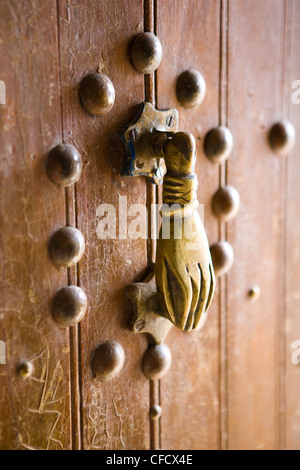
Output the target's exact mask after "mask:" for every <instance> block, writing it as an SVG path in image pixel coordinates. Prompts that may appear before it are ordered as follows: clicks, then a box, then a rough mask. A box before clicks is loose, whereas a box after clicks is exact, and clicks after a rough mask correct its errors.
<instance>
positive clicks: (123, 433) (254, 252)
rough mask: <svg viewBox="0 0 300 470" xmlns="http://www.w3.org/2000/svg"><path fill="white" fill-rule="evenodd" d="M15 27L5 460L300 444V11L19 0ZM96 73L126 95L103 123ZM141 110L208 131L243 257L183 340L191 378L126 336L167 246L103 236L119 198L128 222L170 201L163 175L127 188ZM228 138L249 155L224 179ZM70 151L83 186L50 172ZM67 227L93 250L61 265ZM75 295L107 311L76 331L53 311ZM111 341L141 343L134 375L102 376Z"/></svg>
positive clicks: (174, 336)
mask: <svg viewBox="0 0 300 470" xmlns="http://www.w3.org/2000/svg"><path fill="white" fill-rule="evenodd" d="M0 24H1V30H0V31H1V32H0V64H1V67H0V80H1V82H0V85H1V90H0V101H1V104H0V136H1V147H0V227H1V229H0V249H1V257H0V263H1V283H0V286H1V301H0V302H1V304H0V341H1V343H0V345H1V353H2V356H1V357H2V359H3V358H4V359H5V360H2V361H0V362H5V363H3V364H0V449H2V450H4V449H5V450H7V449H8V450H13V449H18V450H24V449H48V450H62V449H64V450H68V449H85V450H90V449H99V450H103V449H109V450H125V449H126V450H132V449H187V450H193V449H214V450H217V449H262V450H266V449H268V450H273V449H294V450H299V449H300V444H299V443H300V399H299V389H300V369H299V364H298V362H300V361H298V353H299V348H300V346H299V345H300V320H299V318H300V315H299V314H300V291H299V280H300V244H299V243H300V242H299V240H300V189H299V184H298V179H299V177H300V165H299V162H298V151H299V150H300V147H299V146H300V143H299V138H298V139H297V137H298V136H299V133H300V112H299V111H300V104H298V101H299V100H298V98H299V93H298V94H297V91H298V88H299V85H300V82H299V80H300V60H299V53H298V52H299V51H298V44H299V40H300V2H299V0H264V1H263V2H262V1H261V0H172V1H171V0H163V1H156V0H144V2H143V1H142V0H122V1H120V0H111V1H109V2H107V1H105V0H98V1H94V0H57V1H55V0H44V1H43V2H40V1H38V0H31V1H25V0H22V1H20V0H19V1H17V0H0ZM143 31H149V32H153V33H155V34H156V35H157V36H158V37H159V39H160V41H161V44H162V49H163V57H162V61H161V63H160V66H159V68H158V69H157V71H155V72H153V73H151V74H150V75H145V76H144V75H143V74H140V73H138V72H137V71H136V70H135V68H134V67H133V66H132V64H131V60H130V53H129V51H130V46H131V44H132V40H133V38H134V37H135V36H136V34H138V33H140V32H143ZM190 68H194V69H197V70H199V71H200V72H201V74H202V75H203V77H204V78H205V81H206V87H207V92H206V97H205V100H204V101H203V103H202V104H201V105H200V106H198V107H195V108H193V109H186V108H184V107H181V106H179V103H178V100H177V97H176V81H177V79H178V77H179V75H180V74H181V73H182V72H183V71H185V70H187V69H190ZM91 72H95V73H101V74H105V75H106V76H108V77H109V78H110V80H111V81H112V83H113V85H114V88H115V93H116V97H115V102H114V106H113V108H112V109H111V111H110V112H109V113H107V114H105V115H104V116H102V117H94V116H91V115H89V114H88V113H87V112H86V111H85V110H84V109H83V108H82V106H81V104H80V100H79V87H80V83H81V81H82V79H83V78H84V77H85V76H86V75H87V74H89V73H91ZM142 101H150V102H152V104H153V105H155V106H156V107H157V108H158V109H166V108H176V109H178V111H179V124H180V129H182V130H188V131H190V132H191V133H192V134H193V135H194V136H195V138H196V142H197V153H198V157H197V168H196V171H197V175H198V180H199V189H198V198H199V201H200V202H201V203H203V204H204V208H205V228H206V231H207V235H208V239H209V242H210V244H211V245H213V244H215V243H216V242H218V241H219V240H227V241H228V242H229V243H230V245H231V246H232V248H233V250H234V264H233V266H232V268H231V270H230V271H228V273H227V274H226V275H224V276H221V277H220V278H218V281H217V288H216V292H215V296H214V300H213V303H212V305H211V307H210V310H209V316H208V320H207V322H206V324H205V326H204V327H203V328H202V329H201V331H198V332H197V331H196V332H192V333H183V332H181V331H180V330H178V329H177V328H175V327H174V328H173V329H172V330H171V332H170V333H169V335H168V338H167V340H166V344H167V345H168V346H169V348H170V350H171V352H172V358H173V360H172V365H171V368H170V370H169V372H168V374H167V375H166V376H165V377H164V378H163V379H162V380H161V381H154V382H152V381H150V382H149V381H148V380H147V379H146V378H145V376H144V375H143V372H142V367H141V364H142V358H143V355H144V353H145V351H146V349H147V344H148V339H147V337H146V336H145V335H134V334H133V333H131V332H130V331H129V330H128V328H127V327H128V323H129V320H130V318H131V314H132V306H131V304H130V301H129V300H128V299H127V296H126V292H125V288H126V286H127V285H128V284H129V283H131V282H133V281H136V280H142V279H143V278H145V276H146V274H147V270H148V267H149V266H150V265H151V263H152V262H153V261H154V259H155V241H153V240H151V239H148V240H145V239H143V238H139V239H136V240H133V239H130V238H125V239H120V237H118V236H116V237H115V238H114V239H107V240H100V239H99V237H98V236H97V224H98V222H99V217H98V216H97V208H98V207H99V206H100V205H101V204H112V205H113V206H114V207H115V208H116V209H117V212H118V211H119V204H120V198H121V197H122V196H126V197H127V204H128V206H130V204H132V203H139V204H141V205H146V206H147V207H148V208H150V205H151V203H153V202H155V201H157V202H159V200H160V198H161V196H160V191H156V190H155V189H154V186H153V185H152V184H151V183H148V182H146V180H144V178H142V177H140V178H131V177H124V176H121V175H120V173H121V168H122V163H123V160H124V150H123V147H122V144H121V141H120V139H119V137H118V131H119V129H120V127H122V126H123V125H124V124H127V123H128V122H130V120H131V119H132V118H133V116H134V114H135V110H136V105H137V104H138V103H140V102H142ZM284 119H288V120H289V121H290V122H291V123H292V125H293V126H294V129H295V132H296V144H295V146H294V148H293V149H292V150H291V151H290V152H289V153H288V155H287V156H285V157H280V156H278V155H277V154H276V153H275V152H274V151H273V150H272V149H271V147H270V144H269V141H268V135H269V131H270V129H271V127H272V126H273V124H274V123H276V122H279V121H282V120H284ZM219 125H222V126H227V127H228V128H229V129H230V131H231V133H232V135H233V139H234V149H233V152H232V155H231V156H230V158H229V159H228V160H227V161H226V162H223V163H222V164H220V165H213V164H212V163H211V162H210V161H209V160H208V159H207V158H206V156H205V153H204V147H203V142H204V139H205V136H206V134H207V133H208V131H209V130H210V129H212V128H215V127H216V126H219ZM61 143H64V144H68V145H72V146H74V147H75V148H76V149H77V150H78V152H79V153H80V155H81V158H82V162H83V170H82V174H81V177H80V179H79V180H78V182H76V184H75V185H72V186H69V187H67V188H59V187H57V186H55V185H54V184H53V183H52V182H51V181H50V180H49V178H48V177H47V175H46V172H45V159H46V158H47V155H48V153H49V151H50V150H51V149H53V148H54V147H55V146H56V145H58V144H61ZM224 185H231V186H233V187H235V188H236V189H237V191H238V192H239V196H240V201H241V203H240V210H239V212H238V214H237V216H236V217H235V218H234V220H231V221H230V222H228V223H224V222H219V221H218V220H217V218H216V217H215V216H214V214H213V212H212V209H211V201H212V197H213V195H214V194H215V193H216V191H217V190H218V188H219V187H221V186H224ZM64 226H73V227H77V228H78V229H79V230H80V232H81V233H82V235H83V237H84V239H85V254H84V256H83V257H82V258H81V260H80V262H79V263H78V264H76V265H75V266H72V267H70V268H66V267H62V268H57V267H56V266H55V265H54V264H53V262H52V261H51V259H50V257H49V253H48V248H47V247H48V244H49V239H50V237H51V235H52V234H53V233H54V232H55V231H56V230H57V229H59V228H61V227H64ZM150 229H151V227H150ZM68 285H70V286H71V285H75V286H78V287H80V288H81V289H82V290H83V291H84V292H85V293H86V296H87V299H88V311H87V313H86V315H85V317H84V319H83V320H82V321H81V323H79V324H78V325H76V326H73V327H71V328H61V327H59V325H58V324H57V323H56V322H55V321H54V320H53V318H52V315H51V308H50V307H51V301H52V299H53V297H54V296H55V294H56V293H57V291H58V290H60V289H61V288H63V287H65V286H68ZM253 287H255V288H254V290H252V291H251V289H252V288H253ZM258 290H259V291H260V295H258ZM108 340H114V341H116V342H118V343H119V344H120V345H121V346H122V348H123V350H124V353H125V364H124V367H123V369H122V371H121V372H120V374H119V375H117V377H115V378H114V379H113V380H110V381H100V380H99V379H97V378H96V377H94V374H93V372H92V368H91V359H92V357H93V353H94V351H95V349H96V348H97V347H98V345H100V344H102V343H104V342H105V341H108ZM4 349H5V351H4ZM3 351H4V352H3ZM4 353H5V354H4ZM24 363H25V365H24ZM22 364H23V368H20V366H21V365H22ZM24 367H25V369H24ZM26 367H27V369H26ZM153 405H160V406H161V408H162V415H161V417H160V418H159V419H158V420H153V419H150V417H149V410H150V408H151V406H153ZM37 430H38V431H37Z"/></svg>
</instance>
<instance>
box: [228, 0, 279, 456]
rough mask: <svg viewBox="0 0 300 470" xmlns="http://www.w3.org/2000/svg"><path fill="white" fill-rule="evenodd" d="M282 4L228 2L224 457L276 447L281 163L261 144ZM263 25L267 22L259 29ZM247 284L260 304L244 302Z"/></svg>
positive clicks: (273, 113) (274, 104)
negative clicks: (228, 452)
mask: <svg viewBox="0 0 300 470" xmlns="http://www.w3.org/2000/svg"><path fill="white" fill-rule="evenodd" d="M284 3H285V2H284V1H280V0H278V1H277V2H276V8H274V2H273V1H271V0H266V1H264V2H261V1H259V0H255V1H253V0H251V1H250V0H245V1H242V2H241V1H235V0H232V1H231V2H229V65H228V70H229V81H228V93H229V96H228V99H229V111H228V122H229V128H230V129H231V131H232V133H233V136H234V140H235V148H234V153H233V155H232V157H231V159H230V161H229V163H228V181H229V182H230V184H232V185H233V186H235V187H236V188H237V189H238V191H239V193H240V197H241V208H240V212H239V215H238V217H237V218H236V219H235V220H234V221H233V222H230V224H228V240H229V242H230V243H231V244H232V246H233V248H234V251H235V263H234V266H233V268H232V270H231V271H230V274H229V275H228V304H227V313H228V435H229V448H230V449H275V448H277V447H278V446H279V443H278V436H279V416H278V411H279V410H278V404H279V387H278V374H279V356H278V337H279V334H278V328H279V318H280V306H281V294H282V285H281V282H280V279H281V277H280V273H281V271H280V269H281V239H282V236H283V230H284V227H283V213H282V197H283V194H282V189H283V188H282V185H281V182H282V180H281V174H282V173H281V172H282V160H281V159H280V158H279V157H277V156H275V155H274V154H273V153H272V151H271V150H270V147H269V145H268V142H267V134H268V129H269V128H270V126H271V125H272V124H273V123H274V122H276V120H278V119H281V118H282V112H283V109H282V89H283V60H284V57H283V53H284V31H285V28H284V21H285V15H284ZM266 20H267V21H266ZM252 284H258V285H259V286H260V288H261V296H260V298H259V299H258V300H257V301H256V302H251V301H250V299H249V298H248V297H247V292H248V290H249V289H250V287H251V286H252Z"/></svg>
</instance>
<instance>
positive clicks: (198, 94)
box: [176, 69, 206, 108]
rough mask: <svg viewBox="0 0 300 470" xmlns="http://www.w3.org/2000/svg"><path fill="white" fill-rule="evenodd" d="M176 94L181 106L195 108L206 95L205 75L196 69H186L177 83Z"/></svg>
mask: <svg viewBox="0 0 300 470" xmlns="http://www.w3.org/2000/svg"><path fill="white" fill-rule="evenodd" d="M176 95H177V99H178V102H179V104H180V106H183V107H184V108H195V107H196V106H199V105H200V104H201V103H202V101H203V100H204V98H205V95H206V83H205V80H204V78H203V75H202V74H201V73H200V72H199V71H198V70H196V69H189V70H185V71H184V72H183V73H182V74H181V75H179V77H178V79H177V83H176Z"/></svg>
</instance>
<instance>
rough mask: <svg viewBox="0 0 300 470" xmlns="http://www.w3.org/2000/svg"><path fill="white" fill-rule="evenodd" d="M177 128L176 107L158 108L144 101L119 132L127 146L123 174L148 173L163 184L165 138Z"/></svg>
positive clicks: (155, 180) (154, 181)
mask: <svg viewBox="0 0 300 470" xmlns="http://www.w3.org/2000/svg"><path fill="white" fill-rule="evenodd" d="M177 130H178V111H177V110H176V109H168V110H165V111H158V110H157V109H155V108H154V107H153V106H152V105H151V103H147V102H146V103H141V104H140V105H139V107H138V111H137V115H136V118H135V119H134V120H133V121H132V122H131V123H130V124H129V125H128V126H126V127H124V128H123V129H121V131H120V133H119V135H120V138H121V140H122V142H123V144H124V146H125V150H126V159H125V163H124V167H123V171H122V174H123V175H124V176H125V175H128V176H146V177H148V178H149V179H150V180H151V181H152V182H153V183H155V184H161V183H162V181H163V177H164V175H165V174H166V165H165V161H164V156H163V141H164V139H166V138H167V136H168V135H169V134H170V135H172V134H174V133H175V132H177ZM159 133H161V139H160V138H159ZM152 136H153V139H151V137H152ZM154 136H155V138H154ZM160 140H161V145H160Z"/></svg>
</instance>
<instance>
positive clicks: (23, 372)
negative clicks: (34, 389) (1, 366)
mask: <svg viewBox="0 0 300 470" xmlns="http://www.w3.org/2000/svg"><path fill="white" fill-rule="evenodd" d="M33 372H34V366H33V364H32V362H29V361H25V362H22V364H20V365H19V367H18V368H17V374H18V376H19V377H20V378H21V379H29V378H30V377H31V376H32V374H33Z"/></svg>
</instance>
